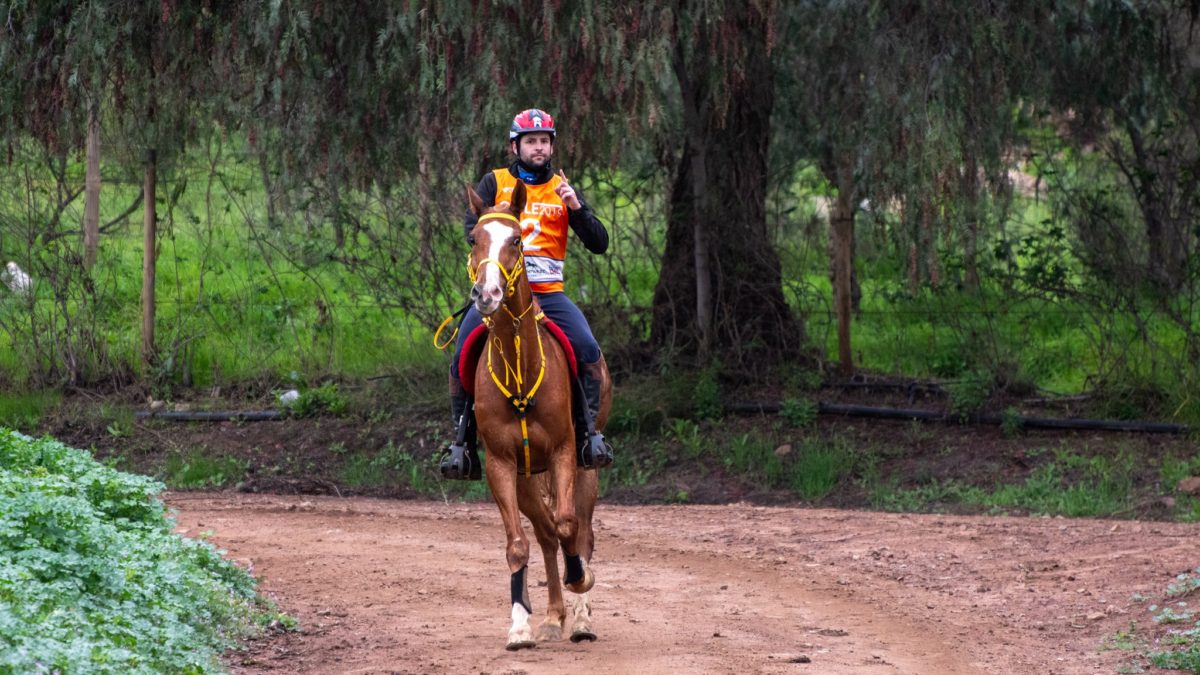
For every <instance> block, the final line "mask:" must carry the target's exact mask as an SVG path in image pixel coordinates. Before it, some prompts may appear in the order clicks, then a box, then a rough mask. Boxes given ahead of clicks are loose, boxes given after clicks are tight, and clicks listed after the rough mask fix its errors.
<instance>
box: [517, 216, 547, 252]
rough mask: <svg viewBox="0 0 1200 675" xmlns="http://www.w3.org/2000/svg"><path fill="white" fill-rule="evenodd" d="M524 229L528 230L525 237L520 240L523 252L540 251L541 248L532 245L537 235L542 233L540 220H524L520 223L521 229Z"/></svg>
mask: <svg viewBox="0 0 1200 675" xmlns="http://www.w3.org/2000/svg"><path fill="white" fill-rule="evenodd" d="M526 227H528V228H530V229H529V234H527V235H525V238H524V239H523V240H522V245H523V246H524V248H525V250H526V251H540V250H542V247H541V246H535V245H534V243H533V242H534V240H536V239H537V237H538V235H539V234H541V233H542V220H541V219H540V218H526V219H525V220H522V221H521V229H522V230H524V229H525V228H526Z"/></svg>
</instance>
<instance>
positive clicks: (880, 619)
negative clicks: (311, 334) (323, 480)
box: [166, 493, 1200, 675]
mask: <svg viewBox="0 0 1200 675" xmlns="http://www.w3.org/2000/svg"><path fill="white" fill-rule="evenodd" d="M166 501H167V503H168V504H169V505H170V506H172V507H174V508H175V509H177V510H178V522H179V527H180V530H181V531H185V532H186V533H187V534H189V535H191V536H196V535H198V534H200V533H203V532H211V541H212V542H213V543H214V544H216V545H217V546H219V547H221V548H223V549H225V550H226V551H227V555H228V557H229V558H231V559H233V560H236V561H239V562H240V563H242V564H244V565H245V564H249V565H252V567H253V571H254V573H255V574H256V575H257V576H259V577H260V578H261V579H262V589H263V590H264V591H265V592H266V593H267V594H269V595H271V596H273V597H274V598H275V599H276V601H277V602H278V603H279V605H280V607H281V608H282V609H283V610H284V611H287V612H289V613H291V614H292V615H294V616H295V617H297V618H298V619H299V621H300V631H299V632H295V633H288V634H281V635H277V636H275V637H272V638H270V639H266V640H263V641H260V642H257V643H255V644H254V645H252V646H251V647H250V649H249V650H248V651H247V652H245V653H243V654H235V655H234V656H233V658H232V659H231V661H230V665H231V667H232V668H233V669H234V671H235V672H243V673H260V672H265V673H392V672H399V673H438V672H452V673H490V674H492V675H496V674H499V673H565V672H585V673H586V672H610V673H634V672H636V673H789V674H790V673H834V674H837V673H868V674H871V673H879V674H881V675H882V674H888V673H920V674H922V675H936V674H940V673H944V674H956V675H957V674H963V673H1062V674H1066V673H1114V672H1116V669H1117V667H1118V666H1119V665H1120V664H1121V663H1122V662H1123V661H1126V660H1127V659H1128V654H1127V653H1123V652H1119V651H1099V650H1098V649H1097V648H1098V646H1099V645H1100V643H1101V641H1102V640H1103V639H1104V637H1105V636H1108V635H1112V634H1113V633H1115V632H1116V631H1118V630H1121V629H1124V628H1127V627H1128V626H1129V623H1130V621H1131V620H1136V621H1138V623H1139V624H1145V623H1149V616H1148V614H1147V611H1146V605H1147V604H1148V603H1146V602H1143V601H1137V600H1135V599H1134V597H1135V594H1142V595H1146V596H1153V595H1156V594H1160V593H1161V592H1162V591H1163V589H1164V588H1165V586H1166V583H1167V582H1168V581H1169V580H1170V579H1171V578H1172V577H1173V576H1174V575H1175V574H1178V573H1181V572H1186V571H1188V570H1190V569H1193V568H1195V567H1196V565H1197V564H1200V547H1197V545H1196V541H1195V536H1196V534H1197V533H1198V532H1200V529H1198V527H1197V526H1194V525H1182V524H1169V523H1153V522H1136V521H1095V520H1065V519H1046V518H982V517H956V516H937V515H895V514H880V513H860V512H848V511H832V510H811V509H802V508H764V507H755V506H746V505H733V506H610V505H605V504H603V503H602V504H600V505H599V506H598V507H597V519H598V523H597V549H596V556H595V559H594V560H593V569H594V570H595V572H596V577H597V584H596V588H595V590H593V591H592V593H591V599H592V602H593V616H594V624H595V630H596V633H597V634H598V636H599V640H598V641H597V642H595V643H587V642H584V643H581V644H572V643H570V642H567V641H563V642H559V643H542V644H540V645H539V646H538V647H537V648H536V649H533V650H526V651H523V652H515V653H513V652H506V651H505V650H504V643H505V637H506V632H507V629H508V624H509V604H508V599H509V585H508V581H509V580H508V570H507V568H506V565H505V563H504V552H503V547H504V540H503V534H502V531H501V529H500V519H499V516H498V515H497V513H496V509H495V507H494V506H493V505H492V504H490V503H489V504H468V505H464V504H445V503H435V502H406V501H384V500H372V499H337V498H319V497H290V496H274V495H242V494H232V493H229V494H211V493H210V494H195V493H189V494H183V493H173V494H169V495H167V498H166ZM533 547H534V550H535V551H536V544H534V545H533ZM532 558H533V560H531V562H530V577H529V578H530V580H531V583H530V585H531V589H530V594H531V598H532V600H533V606H534V615H535V620H536V619H537V618H538V616H539V612H542V611H544V610H545V606H546V597H545V589H544V588H538V587H537V586H536V584H537V583H538V581H539V580H541V579H544V576H543V567H542V564H541V556H540V555H537V554H535V555H533V556H532ZM568 595H569V594H568Z"/></svg>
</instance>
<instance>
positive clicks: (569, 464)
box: [552, 435, 595, 593]
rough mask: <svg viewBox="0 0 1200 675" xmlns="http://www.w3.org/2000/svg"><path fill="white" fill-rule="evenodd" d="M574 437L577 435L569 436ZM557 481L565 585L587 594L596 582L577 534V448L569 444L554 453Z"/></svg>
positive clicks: (557, 529) (557, 525)
mask: <svg viewBox="0 0 1200 675" xmlns="http://www.w3.org/2000/svg"><path fill="white" fill-rule="evenodd" d="M568 437H569V438H574V436H573V435H571V436H568ZM553 466H554V469H553V477H552V478H553V480H554V495H555V499H556V502H555V512H554V529H555V533H556V534H557V535H558V543H559V544H560V545H561V546H562V550H563V564H564V567H566V573H565V574H564V575H563V586H565V587H566V588H567V590H568V591H571V592H572V593H586V592H588V591H589V590H591V588H592V584H594V583H595V579H594V578H593V576H592V571H591V570H590V569H588V568H587V566H586V565H585V564H584V561H583V558H581V557H580V556H579V546H578V544H577V542H576V541H575V535H576V533H577V531H578V528H579V519H578V518H577V517H576V516H575V448H574V447H573V444H572V443H571V442H570V441H569V442H567V443H566V444H565V445H564V446H563V447H561V448H559V449H558V451H557V452H555V453H554V462H553Z"/></svg>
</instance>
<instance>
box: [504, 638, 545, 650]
mask: <svg viewBox="0 0 1200 675" xmlns="http://www.w3.org/2000/svg"><path fill="white" fill-rule="evenodd" d="M536 646H537V641H536V640H516V641H514V642H510V643H508V644H506V645H504V648H505V649H507V650H508V651H510V652H516V651H520V650H522V649H533V648H534V647H536Z"/></svg>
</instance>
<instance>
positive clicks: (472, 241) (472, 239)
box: [467, 235, 475, 246]
mask: <svg viewBox="0 0 1200 675" xmlns="http://www.w3.org/2000/svg"><path fill="white" fill-rule="evenodd" d="M467 243H468V244H470V245H471V246H474V245H475V237H474V235H467Z"/></svg>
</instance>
